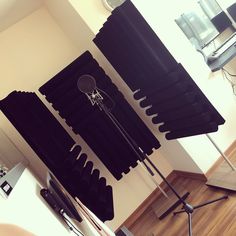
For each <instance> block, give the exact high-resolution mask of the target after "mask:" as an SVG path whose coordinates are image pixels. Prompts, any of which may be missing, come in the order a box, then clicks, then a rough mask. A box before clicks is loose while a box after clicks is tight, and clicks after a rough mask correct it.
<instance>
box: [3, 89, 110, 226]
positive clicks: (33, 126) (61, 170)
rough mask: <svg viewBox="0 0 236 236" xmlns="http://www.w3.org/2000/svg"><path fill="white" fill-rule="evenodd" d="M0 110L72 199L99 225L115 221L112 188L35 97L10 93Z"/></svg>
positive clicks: (29, 93) (33, 95)
mask: <svg viewBox="0 0 236 236" xmlns="http://www.w3.org/2000/svg"><path fill="white" fill-rule="evenodd" d="M0 109H1V111H2V112H3V113H4V114H5V116H6V117H7V118H8V119H9V121H10V122H11V123H12V124H13V125H14V127H15V128H16V129H17V130H18V131H19V133H20V134H21V135H22V137H23V138H24V139H25V140H26V141H27V143H28V144H29V145H30V146H31V148H32V149H33V150H34V151H35V153H36V154H37V155H38V157H39V158H40V159H41V160H42V161H43V162H44V163H45V165H46V166H47V167H48V168H49V169H50V171H51V172H52V173H53V174H54V175H55V176H56V177H57V179H58V180H59V181H60V182H61V183H62V184H63V186H64V187H65V188H66V189H67V190H68V192H69V193H70V194H71V195H72V196H73V197H78V198H80V200H81V201H82V202H83V203H84V204H85V205H86V206H87V207H88V208H89V209H90V210H92V211H93V212H94V214H96V215H97V216H98V217H99V218H100V219H101V220H102V221H106V220H111V219H112V218H113V217H114V209H113V195H112V187H111V186H109V185H107V184H106V180H105V178H104V177H100V175H99V171H98V170H96V169H93V163H92V162H91V161H87V155H86V154H85V153H82V152H81V150H82V149H81V147H80V146H79V145H77V146H75V147H74V148H72V147H73V146H74V145H75V141H74V140H73V139H72V138H71V137H70V135H69V134H68V133H67V132H66V131H65V129H64V128H63V127H62V126H61V124H60V123H59V122H58V121H57V119H56V118H55V117H54V116H53V115H52V114H51V112H50V111H49V110H48V109H47V107H46V106H45V105H44V104H43V102H42V101H41V100H40V99H39V98H38V96H37V95H36V94H35V93H32V92H17V91H13V92H12V93H10V94H9V95H8V96H7V97H6V98H4V99H3V100H1V101H0ZM94 173H97V174H95V175H94ZM100 179H102V180H103V181H102V182H101V181H100ZM94 191H96V195H94ZM96 206H99V208H98V207H96Z"/></svg>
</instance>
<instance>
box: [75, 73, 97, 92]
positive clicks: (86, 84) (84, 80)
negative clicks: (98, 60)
mask: <svg viewBox="0 0 236 236" xmlns="http://www.w3.org/2000/svg"><path fill="white" fill-rule="evenodd" d="M77 87H78V89H79V90H80V91H81V92H82V93H92V92H93V91H94V90H95V89H96V81H95V79H94V77H93V76H91V75H81V76H80V77H79V79H78V81H77Z"/></svg>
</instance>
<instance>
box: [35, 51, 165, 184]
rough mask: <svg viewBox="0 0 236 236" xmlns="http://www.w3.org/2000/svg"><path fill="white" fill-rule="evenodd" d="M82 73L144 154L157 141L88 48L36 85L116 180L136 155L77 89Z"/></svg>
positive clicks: (135, 161) (97, 109)
mask: <svg viewBox="0 0 236 236" xmlns="http://www.w3.org/2000/svg"><path fill="white" fill-rule="evenodd" d="M84 74H89V75H91V76H93V77H94V78H95V80H96V84H97V87H98V88H99V89H101V90H103V91H104V92H105V93H107V94H108V96H107V95H106V94H105V93H102V92H101V94H102V96H103V97H104V104H105V105H106V106H107V107H109V108H111V112H112V114H113V115H114V116H115V117H116V119H117V120H118V121H119V122H120V124H121V125H122V126H123V127H124V129H125V130H126V131H127V132H128V133H129V134H130V136H131V137H132V139H133V140H134V141H135V142H136V143H137V144H138V146H139V147H141V148H142V150H143V151H144V152H145V153H146V154H147V155H149V154H151V153H152V152H153V149H157V148H159V147H160V144H159V142H158V140H157V139H156V138H155V136H154V135H153V134H152V133H151V131H150V130H149V129H148V128H147V126H146V125H145V124H144V123H143V121H142V120H141V119H140V118H139V116H138V115H137V114H136V113H135V111H134V110H133V109H132V107H131V106H130V105H129V103H128V102H127V101H126V99H125V98H124V96H123V94H122V93H121V92H120V91H119V90H118V88H117V87H116V86H115V85H114V84H113V83H112V81H111V79H110V78H109V77H108V76H107V75H106V74H105V72H104V70H103V69H102V68H101V67H100V66H99V64H98V63H97V61H96V60H95V59H94V58H93V57H92V55H91V53H90V52H88V51H86V52H85V53H83V54H82V55H81V56H80V57H78V58H77V59H76V60H75V61H73V62H72V63H71V64H70V65H68V66H67V67H66V68H64V69H63V70H62V71H61V72H59V73H58V74H57V75H55V76H54V77H53V78H52V79H51V80H49V81H48V82H47V83H45V84H44V85H43V86H42V87H40V89H39V91H40V92H41V93H42V94H44V95H45V96H46V99H47V100H48V101H49V102H50V103H52V106H53V107H54V109H56V110H58V111H59V114H60V116H61V117H63V118H64V119H65V121H66V123H67V124H68V125H69V126H71V127H72V129H73V131H74V132H75V133H76V134H79V135H80V136H81V137H82V138H83V139H84V140H85V141H86V142H87V144H88V145H89V146H90V147H91V149H92V150H93V151H94V152H95V153H96V155H97V156H98V157H99V159H100V160H101V161H102V162H103V163H104V164H105V166H106V167H107V168H108V170H109V171H110V172H111V173H112V174H113V176H114V177H115V178H116V179H118V180H119V179H120V178H121V177H122V173H128V172H129V171H130V167H135V166H136V165H137V160H138V157H137V156H136V154H135V152H134V151H133V149H132V148H131V147H130V146H129V144H128V143H127V142H126V141H125V139H124V138H123V136H122V135H121V133H120V132H119V130H118V129H117V127H116V126H114V124H113V123H112V121H111V120H110V119H109V117H108V116H107V115H106V114H105V113H104V112H102V111H100V109H99V108H98V107H97V106H92V105H91V104H90V102H89V100H88V98H87V97H86V95H85V94H83V93H82V92H80V91H79V89H78V88H77V81H78V79H79V77H80V76H81V75H84ZM109 97H110V98H111V99H112V100H113V102H114V104H113V102H112V101H111V99H110V98H109Z"/></svg>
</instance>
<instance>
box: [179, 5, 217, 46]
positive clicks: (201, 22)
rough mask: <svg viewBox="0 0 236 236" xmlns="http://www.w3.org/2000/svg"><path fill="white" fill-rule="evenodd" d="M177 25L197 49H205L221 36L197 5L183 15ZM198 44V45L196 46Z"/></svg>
mask: <svg viewBox="0 0 236 236" xmlns="http://www.w3.org/2000/svg"><path fill="white" fill-rule="evenodd" d="M176 23H177V24H178V25H179V27H180V28H181V29H182V31H183V32H184V33H185V35H186V36H187V38H188V39H189V40H190V41H191V42H192V43H193V44H194V45H195V47H196V46H200V47H201V48H203V47H204V46H205V45H206V44H208V43H209V42H210V41H211V40H213V39H214V38H215V37H216V36H217V35H218V34H219V32H218V31H217V30H216V28H215V26H214V25H213V24H212V23H211V21H210V19H209V18H208V17H207V15H206V14H205V13H204V11H203V10H202V9H201V7H200V6H199V5H196V6H195V7H194V9H192V10H191V11H189V12H186V13H184V14H182V15H181V17H180V18H178V19H177V20H176ZM196 42H197V43H198V45H196Z"/></svg>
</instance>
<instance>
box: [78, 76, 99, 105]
mask: <svg viewBox="0 0 236 236" xmlns="http://www.w3.org/2000/svg"><path fill="white" fill-rule="evenodd" d="M77 87H78V89H79V90H80V92H82V93H85V94H86V96H87V98H88V99H89V101H90V102H91V104H92V105H95V104H97V105H101V102H102V100H103V97H102V95H101V94H100V93H99V91H98V88H97V86H96V80H95V79H94V77H93V76H91V75H88V74H85V75H81V76H80V77H79V79H78V81H77Z"/></svg>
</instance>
